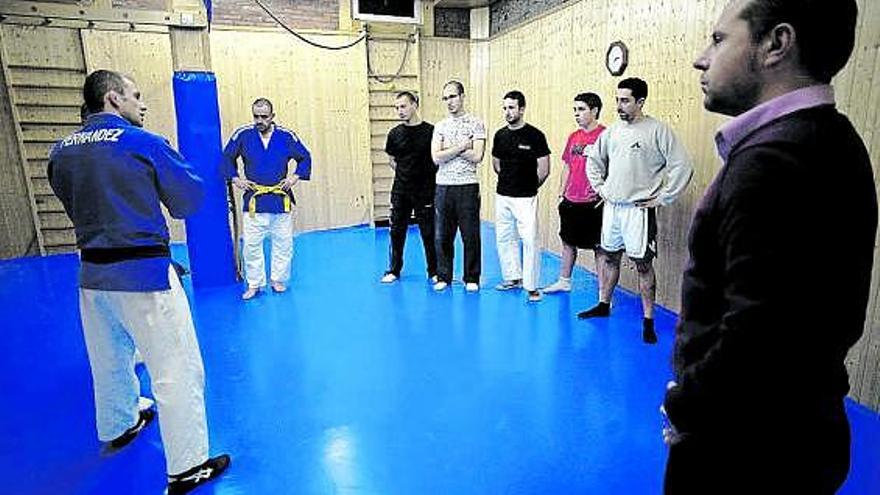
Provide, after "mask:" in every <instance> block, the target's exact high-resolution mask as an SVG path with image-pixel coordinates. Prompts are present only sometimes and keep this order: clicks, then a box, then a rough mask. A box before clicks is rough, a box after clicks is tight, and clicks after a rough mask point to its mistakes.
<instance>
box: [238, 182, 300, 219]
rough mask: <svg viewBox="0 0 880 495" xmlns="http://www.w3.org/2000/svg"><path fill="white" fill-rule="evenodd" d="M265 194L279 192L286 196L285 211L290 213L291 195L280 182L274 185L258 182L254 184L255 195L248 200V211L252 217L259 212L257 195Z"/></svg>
mask: <svg viewBox="0 0 880 495" xmlns="http://www.w3.org/2000/svg"><path fill="white" fill-rule="evenodd" d="M263 194H278V195H281V196H284V213H290V195H289V194H287V191H285V190H284V189H282V188H281V184H280V183H279V184H276V185H274V186H261V185H259V184H256V185H255V186H254V195H253V196H251V200H250V201H248V213H249V214H250V216H251V218H253V217H254V215H256V214H257V196H261V195H263Z"/></svg>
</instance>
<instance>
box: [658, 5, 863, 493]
mask: <svg viewBox="0 0 880 495" xmlns="http://www.w3.org/2000/svg"><path fill="white" fill-rule="evenodd" d="M856 15H857V7H856V2H855V0H734V1H731V2H730V4H728V5H727V8H726V9H725V10H724V12H723V13H722V15H721V18H720V19H719V21H718V23H717V24H716V26H715V27H714V32H713V33H712V41H711V44H710V46H709V47H708V48H707V49H706V51H705V52H704V53H703V54H702V55H700V57H699V58H698V59H697V60H696V62H695V63H694V67H695V68H697V69H698V70H700V71H702V73H703V74H702V77H701V79H700V83H701V86H702V89H703V92H704V93H705V101H704V104H705V107H706V109H708V110H709V111H712V112H717V113H721V114H725V115H730V116H734V117H735V118H734V119H733V120H731V121H729V122H727V123H725V124H724V125H723V126H722V127H721V128H720V130H719V132H718V134H717V135H716V138H715V139H716V142H717V145H718V152H719V154H720V156H721V158H722V160H723V161H724V166H723V167H722V168H721V170H720V171H719V173H718V175H717V177H716V178H715V180H714V181H713V183H712V184H711V185H710V186H709V188H708V190H707V191H706V194H705V197H704V198H703V200H702V201H701V202H700V204H699V206H698V207H697V210H696V212H695V215H694V219H693V225H692V227H691V232H690V236H689V243H688V244H689V254H690V260H689V262H688V263H687V266H686V269H685V272H684V277H683V285H682V308H681V316H680V320H679V325H678V330H677V336H676V342H675V352H674V360H673V362H674V368H675V382H671V383H670V385H669V388H668V390H667V393H666V398H665V401H664V407H663V409H664V410H665V413H666V414H667V415H668V420H669V423H668V426H667V427H666V428H665V430H664V438H665V440H666V441H667V443H669V444H670V451H669V459H668V463H667V467H666V481H665V490H666V493H668V494H681V493H700V494H709V493H711V494H726V493H737V494H745V493H749V494H763V493H798V494H804V493H810V494H819V493H821V494H831V493H835V491H836V490H837V489H838V488H839V487H840V486H841V485H842V484H843V482H844V481H845V480H846V476H847V473H848V471H849V452H850V432H849V424H848V422H847V417H846V413H845V410H844V397H845V396H846V394H847V392H848V390H849V384H848V378H847V371H846V367H845V365H844V358H845V357H846V354H847V351H848V350H849V348H850V347H852V346H853V345H854V344H855V343H856V341H857V340H858V339H859V337H860V335H861V334H862V331H863V328H864V323H865V314H866V306H867V302H868V296H869V291H870V285H871V269H872V264H873V251H874V240H875V233H876V229H877V199H876V194H875V189H874V180H873V176H872V170H871V164H870V161H869V158H868V154H867V151H866V149H865V146H864V144H863V143H862V140H861V139H860V137H859V136H858V135H857V134H856V131H855V130H854V129H853V126H852V125H851V124H850V122H849V121H848V120H847V118H846V117H845V116H843V115H842V114H840V113H838V111H837V110H836V109H835V105H834V93H833V90H832V88H831V86H830V85H829V83H830V81H831V79H832V77H833V76H834V75H835V74H836V73H837V72H838V71H840V69H841V68H843V66H844V65H845V64H846V62H847V60H848V58H849V56H850V54H851V52H852V49H853V45H854V37H855V34H854V33H855V26H856ZM832 180H833V183H834V187H833V191H835V192H836V193H835V194H832V195H829V196H828V197H827V198H826V199H825V200H816V198H811V197H809V196H810V194H809V191H815V190H816V188H817V184H818V181H822V182H823V184H825V186H823V187H822V189H823V190H825V191H831V189H828V188H827V184H828V182H829V181H832ZM843 225H846V226H845V227H844V226H843ZM817 240H818V241H819V242H820V243H823V242H824V243H827V244H826V245H825V253H823V250H821V249H820V250H817V249H816V247H817V246H816V241H817ZM829 251H831V252H836V253H837V256H835V257H831V258H828V257H827V256H824V255H823V254H825V255H827V254H828V252H829Z"/></svg>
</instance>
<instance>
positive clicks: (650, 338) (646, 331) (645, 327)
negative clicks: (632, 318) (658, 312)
mask: <svg viewBox="0 0 880 495" xmlns="http://www.w3.org/2000/svg"><path fill="white" fill-rule="evenodd" d="M642 342H644V343H646V344H656V343H657V332H655V331H654V320H652V319H648V318H644V319H642Z"/></svg>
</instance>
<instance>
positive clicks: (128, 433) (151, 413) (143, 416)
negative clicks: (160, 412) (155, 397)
mask: <svg viewBox="0 0 880 495" xmlns="http://www.w3.org/2000/svg"><path fill="white" fill-rule="evenodd" d="M155 417H156V411H155V409H153V408H150V409H144V410H143V411H141V412H140V414H139V415H138V420H137V423H135V424H134V426H132V427H131V428H129V429H127V430H125V433H123V434H122V435H119V436H118V437H116V438H114V439H113V440H110V442H109V444H110V450H119V449H121V448H122V447H125V446H126V445H128V444H130V443H131V441H132V440H134V439H135V437H137V436H138V433H140V432H141V430H143V429H144V428H146V427H147V425H148V424H150V423H151V422H152V421H153V419H154V418H155Z"/></svg>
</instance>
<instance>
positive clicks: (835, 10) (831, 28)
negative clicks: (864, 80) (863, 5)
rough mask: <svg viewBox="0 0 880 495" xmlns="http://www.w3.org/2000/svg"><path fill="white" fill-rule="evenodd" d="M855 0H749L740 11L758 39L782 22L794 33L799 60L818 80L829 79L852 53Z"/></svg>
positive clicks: (756, 39) (753, 36) (828, 80)
mask: <svg viewBox="0 0 880 495" xmlns="http://www.w3.org/2000/svg"><path fill="white" fill-rule="evenodd" d="M857 15H858V5H856V0H752V1H751V2H749V4H748V5H746V6H745V7H744V8H743V10H742V11H741V12H740V18H741V19H742V20H744V21H746V22H748V23H749V30H750V31H751V34H752V41H753V42H754V43H757V42H759V41H761V40H762V39H763V38H764V36H766V35H767V34H769V33H770V31H771V30H772V29H773V28H774V27H775V26H777V25H779V24H781V23H788V24H791V26H792V27H793V28H794V31H795V33H797V38H796V40H797V41H796V43H797V46H798V53H799V54H800V64H801V66H802V67H803V68H804V69H806V70H807V72H808V73H809V74H810V75H811V76H812V77H814V78H815V79H816V80H818V81H819V82H823V83H829V82H831V78H833V77H834V76H835V75H836V74H837V73H838V72H840V69H843V66H845V65H846V62H847V61H848V60H849V57H850V55H851V54H852V51H853V47H854V46H855V37H856V16H857Z"/></svg>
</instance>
